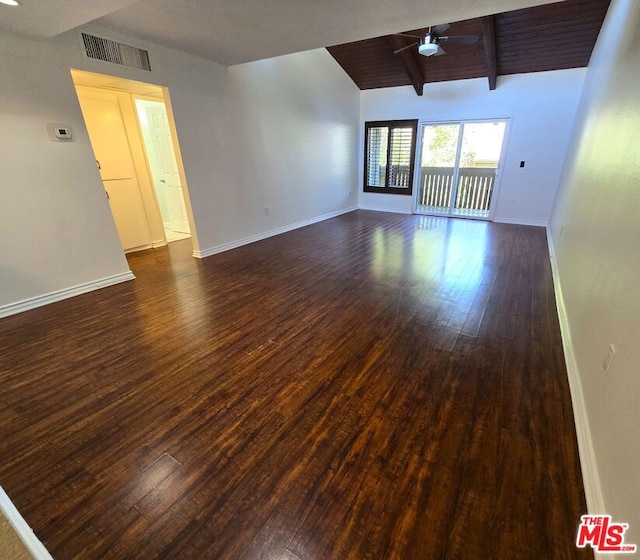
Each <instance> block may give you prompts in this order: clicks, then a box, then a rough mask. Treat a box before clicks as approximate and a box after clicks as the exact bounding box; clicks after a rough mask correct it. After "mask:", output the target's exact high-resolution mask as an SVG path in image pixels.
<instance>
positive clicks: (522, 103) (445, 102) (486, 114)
mask: <svg viewBox="0 0 640 560" xmlns="http://www.w3.org/2000/svg"><path fill="white" fill-rule="evenodd" d="M585 73H586V70H585V69H584V68H579V69H573V70H559V71H554V72H538V73H534V74H518V75H514V76H501V77H499V78H498V87H497V89H495V90H493V91H490V90H489V85H488V83H487V79H486V78H476V79H472V80H459V81H455V82H441V83H433V84H425V86H424V95H423V96H422V97H418V96H417V95H416V93H415V91H414V89H413V87H411V86H406V87H398V88H387V89H379V90H368V91H364V92H362V101H361V127H362V128H364V122H365V121H370V120H388V119H415V118H417V119H419V120H420V121H429V122H432V121H433V122H438V121H446V120H457V119H485V118H499V117H509V118H510V119H511V126H510V134H509V144H508V146H507V153H506V159H505V165H504V166H503V169H502V172H501V175H502V178H501V179H500V181H499V187H500V191H499V198H498V200H497V201H496V203H497V207H496V214H495V219H496V221H508V222H516V223H523V224H544V225H546V224H547V222H548V220H549V217H550V216H551V209H552V206H553V201H554V198H555V195H556V190H557V186H558V181H559V178H560V174H561V171H562V166H563V162H564V157H565V153H566V150H567V146H568V141H569V136H570V134H571V128H572V125H573V120H574V117H575V113H576V109H577V106H578V100H579V98H580V92H581V88H582V85H583V81H584V76H585ZM363 151H364V148H362V149H361V152H363ZM362 157H363V156H362V155H360V162H361V163H360V168H362V166H363V164H362ZM521 160H524V161H525V162H526V163H525V167H524V168H520V167H519V165H520V161H521ZM360 180H362V171H360ZM360 190H362V187H360ZM360 206H361V207H363V208H372V209H384V210H391V211H399V212H407V213H409V212H412V210H413V201H412V199H411V197H409V196H401V195H388V194H375V193H361V194H360Z"/></svg>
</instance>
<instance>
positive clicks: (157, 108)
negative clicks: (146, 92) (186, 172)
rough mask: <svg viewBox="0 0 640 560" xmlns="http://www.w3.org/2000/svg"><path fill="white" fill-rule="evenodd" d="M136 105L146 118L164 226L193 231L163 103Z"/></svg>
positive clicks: (144, 127)
mask: <svg viewBox="0 0 640 560" xmlns="http://www.w3.org/2000/svg"><path fill="white" fill-rule="evenodd" d="M136 107H137V109H138V114H139V115H140V116H141V117H144V118H141V119H140V121H141V125H142V132H143V137H144V140H145V145H146V148H147V157H148V159H149V166H150V168H151V175H152V176H153V183H154V187H155V190H156V195H157V198H158V206H159V207H160V214H161V215H162V221H163V223H164V226H165V228H166V229H170V230H172V231H176V232H180V233H191V230H190V229H189V220H188V218H187V208H186V205H185V202H184V193H183V192H182V184H181V183H180V174H179V173H178V163H177V160H176V155H175V151H174V149H173V139H172V137H171V128H170V127H169V119H168V117H167V111H166V108H165V106H164V103H161V102H154V101H140V100H136ZM141 112H143V115H142V114H141ZM145 122H146V124H145Z"/></svg>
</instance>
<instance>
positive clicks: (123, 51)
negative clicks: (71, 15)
mask: <svg viewBox="0 0 640 560" xmlns="http://www.w3.org/2000/svg"><path fill="white" fill-rule="evenodd" d="M82 42H83V44H84V51H85V54H86V55H87V56H88V57H89V58H95V59H97V60H104V61H105V62H113V63H114V64H120V65H121V66H128V67H129V68H137V69H138V70H146V71H147V72H151V65H150V64H149V53H148V52H147V51H145V50H144V49H138V48H136V47H131V46H129V45H123V44H122V43H116V41H111V40H110V39H104V38H103V37H97V36H96V35H89V34H88V33H83V34H82Z"/></svg>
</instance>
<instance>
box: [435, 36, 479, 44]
mask: <svg viewBox="0 0 640 560" xmlns="http://www.w3.org/2000/svg"><path fill="white" fill-rule="evenodd" d="M478 39H480V37H478V36H477V35H458V36H457V37H438V41H440V42H442V43H449V44H454V43H458V44H459V45H473V44H474V43H476V42H477V41H478Z"/></svg>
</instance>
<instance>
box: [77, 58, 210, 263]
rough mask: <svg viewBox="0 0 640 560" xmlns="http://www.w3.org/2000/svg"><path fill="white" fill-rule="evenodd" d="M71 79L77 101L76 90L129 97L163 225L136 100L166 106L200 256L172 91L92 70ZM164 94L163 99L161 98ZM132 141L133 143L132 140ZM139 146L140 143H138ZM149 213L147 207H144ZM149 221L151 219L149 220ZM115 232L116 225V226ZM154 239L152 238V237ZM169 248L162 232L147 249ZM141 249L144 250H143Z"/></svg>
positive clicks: (195, 250) (192, 239)
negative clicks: (100, 91)
mask: <svg viewBox="0 0 640 560" xmlns="http://www.w3.org/2000/svg"><path fill="white" fill-rule="evenodd" d="M70 78H71V83H72V85H73V88H74V90H76V97H77V87H81V88H82V87H88V88H91V89H104V90H107V91H113V92H117V93H123V94H127V95H128V96H129V99H130V102H131V110H132V112H133V115H135V128H136V134H137V135H138V137H139V138H137V140H139V144H140V147H141V149H142V153H143V155H144V163H142V162H141V166H140V172H144V173H145V175H146V176H147V178H148V181H149V185H150V189H151V200H150V202H151V203H152V204H153V206H154V207H155V208H154V210H155V211H156V212H157V214H158V217H159V220H160V223H161V222H162V220H161V218H160V210H159V207H158V200H157V197H156V193H155V189H154V188H153V184H152V183H153V179H152V175H151V172H150V170H149V162H148V156H147V153H146V147H145V145H144V139H143V138H142V130H141V128H140V122H139V119H138V115H137V111H136V107H135V101H134V99H135V98H140V99H145V98H146V99H149V100H151V101H161V102H163V103H164V106H165V109H166V111H167V117H168V120H169V128H170V130H171V136H172V142H173V148H174V153H175V157H176V163H177V165H178V174H179V176H180V182H181V185H182V194H183V199H184V204H185V208H186V211H187V221H188V223H189V229H190V230H191V234H190V235H191V237H190V242H191V245H192V247H193V255H194V257H195V256H196V254H197V253H198V252H199V251H198V241H197V233H196V226H195V218H194V216H193V208H192V205H191V196H190V193H189V186H188V183H187V180H186V174H185V170H184V164H183V160H182V152H181V150H180V142H179V139H178V133H177V127H176V122H175V117H174V114H173V107H172V104H171V96H170V92H169V88H168V87H167V86H164V85H159V84H155V83H150V82H140V81H137V80H134V79H129V78H123V77H120V76H118V75H116V74H110V73H105V72H96V71H93V70H82V69H80V68H77V67H71V68H70ZM149 88H152V89H154V90H156V91H157V93H155V94H145V93H143V91H144V92H148V91H149ZM160 93H161V96H160ZM127 136H129V130H127ZM130 141H131V140H130ZM137 143H138V142H137ZM136 172H138V166H137V164H136ZM145 209H146V205H145ZM147 219H148V216H147ZM114 228H115V224H114ZM152 237H153V236H152ZM164 245H167V239H166V235H165V234H164V232H163V237H162V241H160V239H158V241H157V242H156V241H155V240H154V241H152V244H151V245H150V246H149V247H144V248H155V247H160V246H164ZM144 248H141V249H144Z"/></svg>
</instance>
